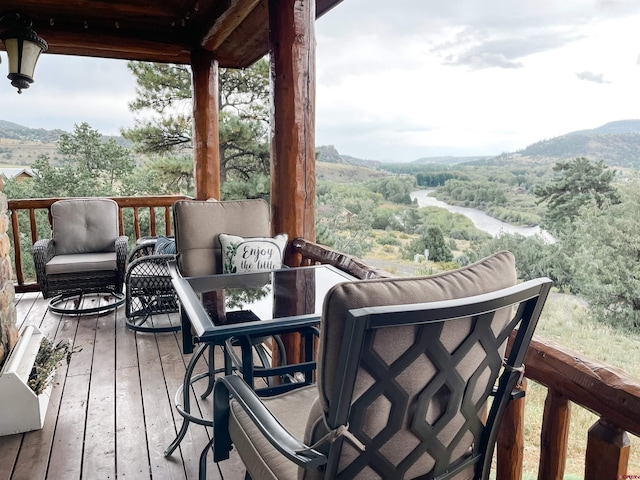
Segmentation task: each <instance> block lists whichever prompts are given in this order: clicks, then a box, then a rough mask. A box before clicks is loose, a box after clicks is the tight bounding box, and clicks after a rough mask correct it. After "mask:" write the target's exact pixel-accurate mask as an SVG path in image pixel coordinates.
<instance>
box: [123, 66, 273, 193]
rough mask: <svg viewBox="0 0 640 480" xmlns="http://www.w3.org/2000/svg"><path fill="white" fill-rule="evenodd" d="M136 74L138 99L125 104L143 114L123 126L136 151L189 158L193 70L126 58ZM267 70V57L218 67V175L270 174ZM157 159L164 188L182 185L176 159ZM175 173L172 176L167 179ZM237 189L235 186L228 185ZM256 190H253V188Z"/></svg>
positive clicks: (223, 178) (241, 177)
mask: <svg viewBox="0 0 640 480" xmlns="http://www.w3.org/2000/svg"><path fill="white" fill-rule="evenodd" d="M128 67H129V69H130V70H131V72H132V73H133V74H134V75H135V76H136V81H137V90H136V93H137V97H136V99H135V101H133V102H131V103H130V104H129V108H130V109H131V111H133V112H134V113H143V112H145V113H147V114H149V113H150V114H151V115H150V116H149V115H145V116H144V117H141V118H138V119H137V120H136V126H135V127H134V128H131V129H127V130H123V132H122V134H123V136H124V137H125V138H127V139H129V140H131V141H132V142H133V143H134V145H135V149H136V150H137V151H139V152H142V153H146V154H150V155H156V156H160V157H163V156H164V157H167V156H173V157H175V158H178V159H182V163H183V165H184V164H185V159H186V158H189V157H190V156H191V153H190V149H191V140H192V138H191V132H192V124H193V121H192V115H191V97H192V91H191V72H190V69H189V67H187V66H183V65H170V64H155V63H148V62H129V64H128ZM268 74H269V69H268V63H267V61H266V60H264V59H262V60H259V61H258V62H256V63H255V64H254V65H253V66H251V67H250V68H247V69H244V70H235V69H224V68H221V69H220V70H219V79H220V85H219V95H220V96H219V105H220V113H219V115H220V117H219V138H220V179H221V182H222V184H224V183H225V182H226V181H227V180H228V181H239V182H246V181H247V180H249V178H250V177H251V176H253V175H268V174H269V145H268V121H269V118H268V116H269V75H268ZM158 158H159V157H156V158H155V160H153V161H152V162H150V163H156V165H149V166H148V167H149V169H150V170H154V171H155V172H156V173H158V174H159V178H164V179H165V182H166V183H164V184H163V186H162V188H164V189H167V188H170V186H172V185H181V186H182V187H184V184H185V183H188V182H185V179H184V176H183V174H184V171H183V170H182V169H178V170H176V169H175V168H173V167H175V165H176V163H179V160H175V159H174V160H173V161H171V162H162V161H160V160H159V159H158ZM172 175H173V178H172V179H169V177H171V176H172ZM231 190H234V191H235V190H237V188H231ZM252 193H253V194H255V193H256V192H252Z"/></svg>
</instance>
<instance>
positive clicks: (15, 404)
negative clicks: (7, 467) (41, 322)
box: [0, 325, 51, 435]
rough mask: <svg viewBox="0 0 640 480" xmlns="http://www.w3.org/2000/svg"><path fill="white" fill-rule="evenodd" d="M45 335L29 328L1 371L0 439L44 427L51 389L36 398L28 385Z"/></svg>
mask: <svg viewBox="0 0 640 480" xmlns="http://www.w3.org/2000/svg"><path fill="white" fill-rule="evenodd" d="M43 337H44V335H43V334H42V332H40V330H38V329H37V328H36V327H34V326H32V325H29V326H28V327H27V328H25V330H24V332H22V335H21V336H20V338H19V339H18V342H17V343H16V345H15V346H14V347H13V349H12V350H11V354H10V355H9V358H7V360H6V362H5V364H4V366H3V368H2V371H0V435H11V434H14V433H22V432H28V431H30V430H38V429H40V428H42V427H43V425H44V418H45V415H46V413H47V407H48V406H49V397H50V396H51V385H50V386H49V387H47V389H46V390H45V391H44V392H42V393H41V394H40V395H36V394H35V393H34V391H33V390H31V388H29V385H27V381H28V380H29V374H30V373H31V369H32V368H33V364H34V362H35V359H36V355H37V354H38V349H39V348H40V342H41V341H42V338H43Z"/></svg>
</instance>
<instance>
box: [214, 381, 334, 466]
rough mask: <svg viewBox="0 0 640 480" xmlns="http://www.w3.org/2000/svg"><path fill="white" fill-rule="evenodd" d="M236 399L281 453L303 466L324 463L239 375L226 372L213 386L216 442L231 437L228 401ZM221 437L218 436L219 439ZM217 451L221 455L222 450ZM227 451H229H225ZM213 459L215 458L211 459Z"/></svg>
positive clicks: (320, 456)
mask: <svg viewBox="0 0 640 480" xmlns="http://www.w3.org/2000/svg"><path fill="white" fill-rule="evenodd" d="M230 398H233V399H235V400H236V401H237V402H238V404H239V405H240V406H241V407H242V409H243V410H244V411H245V412H246V413H247V415H248V416H249V418H250V419H251V421H252V422H253V423H254V424H255V425H256V427H258V429H259V430H260V431H261V432H262V434H263V435H264V436H265V438H266V439H267V440H268V441H269V442H270V443H271V444H272V445H273V446H274V448H276V449H277V450H278V451H279V452H280V453H282V455H284V456H285V457H287V458H288V459H289V460H291V461H292V462H295V463H296V464H297V465H299V466H301V467H302V468H305V469H308V468H316V467H319V466H321V465H324V464H325V463H327V457H326V456H325V455H323V454H322V453H320V452H318V451H317V450H313V449H309V448H308V446H307V445H305V444H304V443H302V442H300V441H299V440H298V439H296V438H295V437H294V436H293V435H291V434H290V433H289V431H288V430H287V429H285V428H284V427H283V426H282V424H281V423H280V422H279V421H278V420H277V419H276V418H275V417H274V416H273V415H272V414H271V412H270V411H269V410H268V409H267V407H265V406H264V404H263V403H262V401H261V400H260V398H259V397H258V395H257V394H256V393H255V392H254V391H253V390H252V389H251V388H250V387H249V386H248V385H247V384H246V383H245V381H244V380H243V379H242V378H241V377H239V376H238V375H227V376H225V377H222V378H220V379H218V380H217V381H216V384H215V387H214V422H213V425H214V438H215V441H216V444H218V441H220V442H221V443H220V444H224V443H226V442H228V445H229V446H230V444H231V440H230V437H229V433H228V425H229V400H230ZM218 436H220V438H218ZM221 450H222V451H220V452H219V449H218V448H215V449H214V456H215V455H216V453H218V452H219V454H222V455H224V451H223V450H224V449H221ZM300 450H304V452H299V451H300ZM227 451H228V450H227ZM214 460H215V461H218V460H217V459H216V458H214Z"/></svg>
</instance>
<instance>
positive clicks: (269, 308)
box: [170, 262, 356, 353]
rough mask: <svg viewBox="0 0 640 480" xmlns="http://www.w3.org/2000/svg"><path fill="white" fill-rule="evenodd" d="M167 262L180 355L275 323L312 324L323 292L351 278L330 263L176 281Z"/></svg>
mask: <svg viewBox="0 0 640 480" xmlns="http://www.w3.org/2000/svg"><path fill="white" fill-rule="evenodd" d="M171 263H173V265H171V268H170V271H171V270H173V273H172V277H173V279H172V281H173V285H174V287H175V289H176V292H177V294H178V297H179V299H180V303H181V305H182V309H183V310H182V322H183V325H182V327H183V328H182V332H183V351H184V352H185V353H191V352H192V351H193V343H210V344H221V343H222V342H224V341H225V340H226V339H228V338H230V337H232V336H234V335H237V334H239V333H241V334H242V335H248V336H252V337H253V336H260V335H262V334H265V333H266V332H267V331H268V330H269V329H270V327H271V324H272V323H273V322H274V321H276V319H277V322H278V325H279V327H278V330H279V331H280V333H286V332H287V331H290V332H294V331H296V330H297V328H299V327H301V326H308V325H309V320H310V319H314V320H316V323H317V322H319V321H320V316H321V313H322V303H323V301H324V297H325V296H326V294H327V292H328V291H329V290H330V289H331V288H332V287H333V286H334V285H337V284H339V283H343V282H346V281H352V280H356V278H354V277H352V276H351V275H349V274H348V273H345V272H342V271H341V270H338V269H337V268H335V267H333V266H331V265H315V266H309V267H295V268H283V269H279V270H273V271H269V272H260V273H233V274H218V275H208V276H202V277H180V276H179V274H178V275H176V272H177V270H176V268H177V266H176V265H175V262H171ZM239 323H241V325H239ZM240 330H241V331H240Z"/></svg>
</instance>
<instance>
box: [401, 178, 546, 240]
mask: <svg viewBox="0 0 640 480" xmlns="http://www.w3.org/2000/svg"><path fill="white" fill-rule="evenodd" d="M431 192H433V190H417V191H415V192H411V193H410V196H411V200H413V199H417V200H418V205H419V206H421V207H440V208H444V209H446V210H449V211H450V212H453V213H460V214H462V215H464V216H465V217H468V218H469V219H470V220H471V221H472V222H473V224H474V225H475V226H476V228H478V229H479V230H482V231H485V232H487V233H489V234H490V235H492V236H494V237H497V236H499V235H500V234H501V233H519V234H520V235H524V236H525V237H530V236H532V235H540V236H541V237H542V238H544V239H545V240H546V241H547V242H550V243H552V242H554V241H555V239H554V238H553V236H552V235H551V234H550V233H549V232H547V231H546V230H542V229H541V228H540V227H539V226H535V227H519V226H517V225H512V224H510V223H506V222H503V221H502V220H498V219H497V218H494V217H491V216H489V215H487V214H486V213H484V212H483V211H482V210H478V209H476V208H467V207H459V206H457V205H449V204H448V203H445V202H441V201H440V200H438V199H437V198H436V197H430V196H429V193H431Z"/></svg>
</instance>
